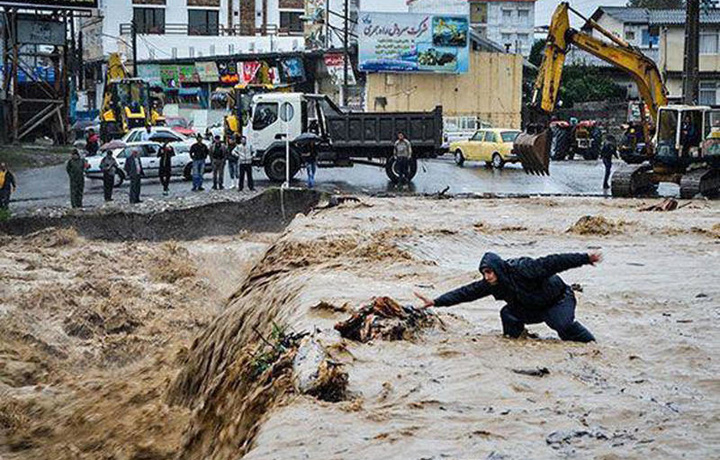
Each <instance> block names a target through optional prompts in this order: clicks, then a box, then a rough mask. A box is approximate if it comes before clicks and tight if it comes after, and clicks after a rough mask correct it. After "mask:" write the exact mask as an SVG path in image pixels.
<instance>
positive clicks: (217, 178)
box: [210, 136, 227, 190]
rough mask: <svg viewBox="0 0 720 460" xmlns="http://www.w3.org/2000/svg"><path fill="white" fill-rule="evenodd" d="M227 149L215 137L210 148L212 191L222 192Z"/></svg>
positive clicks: (217, 137) (218, 137) (218, 138)
mask: <svg viewBox="0 0 720 460" xmlns="http://www.w3.org/2000/svg"><path fill="white" fill-rule="evenodd" d="M226 156H227V149H226V148H225V145H224V144H223V143H222V141H221V140H220V136H215V138H214V140H213V144H212V146H211V147H210V158H211V159H212V172H213V187H212V188H213V190H218V189H219V190H223V189H224V188H225V187H224V186H223V182H224V179H225V157H226Z"/></svg>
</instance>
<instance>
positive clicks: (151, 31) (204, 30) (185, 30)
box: [120, 23, 303, 37]
mask: <svg viewBox="0 0 720 460" xmlns="http://www.w3.org/2000/svg"><path fill="white" fill-rule="evenodd" d="M254 32H255V33H254V35H255V36H257V35H260V36H267V35H274V36H293V37H297V36H302V35H303V32H302V31H292V30H289V29H286V28H280V27H278V26H277V25H275V24H268V25H267V26H266V27H265V28H262V27H257V28H255V31H254ZM131 33H132V24H131V23H125V24H120V35H130V34H131ZM137 33H138V34H140V35H192V36H236V35H245V34H243V33H242V30H241V27H240V24H235V25H234V26H232V27H227V26H224V25H222V24H217V25H213V24H198V25H190V24H172V23H169V24H164V25H158V26H152V27H148V26H144V27H138V29H137Z"/></svg>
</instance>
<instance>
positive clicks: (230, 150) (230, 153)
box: [227, 135, 238, 188]
mask: <svg viewBox="0 0 720 460" xmlns="http://www.w3.org/2000/svg"><path fill="white" fill-rule="evenodd" d="M236 145H237V142H235V136H233V135H231V136H228V141H227V163H228V170H230V188H233V187H235V181H236V180H237V176H238V157H237V154H236V153H235V147H236Z"/></svg>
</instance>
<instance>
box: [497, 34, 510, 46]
mask: <svg viewBox="0 0 720 460" xmlns="http://www.w3.org/2000/svg"><path fill="white" fill-rule="evenodd" d="M500 39H501V40H502V44H503V45H504V44H506V43H510V42H511V41H512V35H511V34H500Z"/></svg>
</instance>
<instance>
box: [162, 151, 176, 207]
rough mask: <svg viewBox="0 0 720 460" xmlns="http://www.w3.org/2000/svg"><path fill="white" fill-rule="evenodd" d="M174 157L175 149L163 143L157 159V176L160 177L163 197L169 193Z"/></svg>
mask: <svg viewBox="0 0 720 460" xmlns="http://www.w3.org/2000/svg"><path fill="white" fill-rule="evenodd" d="M174 156H175V149H173V148H172V146H171V145H170V141H165V143H164V144H163V146H162V147H160V151H159V152H158V158H159V159H160V168H159V170H158V174H159V176H160V183H161V184H162V186H163V195H167V194H168V193H169V192H170V176H172V157H174Z"/></svg>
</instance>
